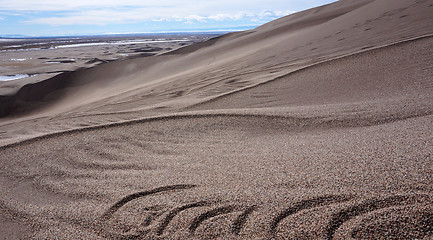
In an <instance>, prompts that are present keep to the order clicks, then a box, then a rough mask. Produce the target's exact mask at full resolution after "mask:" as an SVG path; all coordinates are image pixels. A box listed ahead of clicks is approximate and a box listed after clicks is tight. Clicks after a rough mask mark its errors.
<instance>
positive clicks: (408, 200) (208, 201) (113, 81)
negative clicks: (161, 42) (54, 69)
mask: <svg viewBox="0 0 433 240" xmlns="http://www.w3.org/2000/svg"><path fill="white" fill-rule="evenodd" d="M432 9H433V1H403V0H398V1H392V4H390V2H389V1H385V0H376V1H350V0H347V1H339V2H336V3H334V4H330V5H326V6H323V7H320V8H316V9H311V10H308V11H305V12H302V13H297V14H294V15H290V16H287V17H285V18H282V19H279V20H276V21H274V22H271V23H268V24H266V25H264V26H261V27H259V28H257V29H254V30H251V31H247V32H242V33H234V34H229V35H226V36H223V37H221V38H218V39H214V40H212V41H210V42H207V43H202V44H201V46H192V47H189V48H185V49H181V50H178V51H177V52H174V53H172V54H170V55H164V56H158V57H152V58H146V59H136V60H131V61H122V62H113V63H109V64H105V65H101V66H98V67H95V68H92V69H89V70H85V71H79V72H77V73H75V74H76V75H77V76H79V78H77V79H79V80H74V79H72V81H73V82H74V83H75V82H76V81H79V82H80V84H76V85H74V86H72V87H68V88H67V89H65V90H63V91H62V97H61V98H60V99H58V100H57V101H55V102H54V104H52V105H50V106H45V107H44V108H41V109H40V111H39V112H38V113H32V114H28V115H26V116H23V117H20V118H12V117H10V118H7V119H4V120H3V121H2V123H1V127H0V130H1V131H3V141H2V145H4V146H3V147H1V157H0V163H1V164H0V177H1V181H0V185H1V186H0V187H1V188H0V189H1V191H2V192H1V193H2V194H0V210H1V212H0V213H2V218H1V220H2V221H5V223H7V224H6V225H7V226H11V227H10V228H8V229H6V230H8V231H5V233H4V235H5V234H9V235H10V236H14V234H15V236H18V235H19V234H28V235H33V237H35V238H36V239H59V238H60V239H83V238H86V239H89V238H90V239H106V238H108V239H431V238H432V237H433V178H432V177H431V176H432V174H433V165H432V164H431V163H432V161H433V130H432V128H431V126H432V123H433V115H432V114H433V97H432V96H433V81H432V76H433V62H432V61H430V60H431V59H433V52H432V51H431V49H432V48H433V37H431V36H430V35H432V34H433V32H432V29H433V21H431V20H432V18H433V16H432V14H431V12H432ZM41 104H42V105H44V104H43V103H41ZM73 129H75V130H73ZM47 134H48V135H47ZM37 136H41V137H37ZM35 137H36V138H35ZM25 139H29V140H27V141H22V140H25ZM10 143H12V144H10ZM3 212H4V214H3ZM6 213H7V214H6ZM3 219H5V220H3ZM21 225H26V226H27V228H28V229H30V230H26V231H24V230H23V231H22V232H20V231H18V229H20V228H21V227H20V226H21Z"/></svg>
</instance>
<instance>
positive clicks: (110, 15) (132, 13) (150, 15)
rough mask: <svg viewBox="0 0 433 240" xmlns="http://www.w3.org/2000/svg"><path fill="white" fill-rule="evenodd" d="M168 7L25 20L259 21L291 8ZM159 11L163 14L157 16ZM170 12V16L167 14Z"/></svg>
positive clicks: (102, 22) (65, 22)
mask: <svg viewBox="0 0 433 240" xmlns="http://www.w3.org/2000/svg"><path fill="white" fill-rule="evenodd" d="M171 11H172V10H171V9H166V11H165V12H155V11H149V9H143V8H141V9H133V10H122V11H118V10H117V11H114V10H111V9H105V10H88V11H80V12H72V13H68V14H66V15H63V16H53V17H43V18H37V19H33V20H31V21H28V23H33V24H48V25H55V26H60V25H74V24H80V25H107V24H114V23H116V24H119V23H131V22H144V21H153V22H184V23H189V24H192V23H197V22H199V23H206V22H208V21H238V20H248V21H260V20H272V19H275V18H278V17H282V16H285V15H286V13H291V11H278V12H277V11H275V12H274V11H269V10H267V11H261V12H258V13H253V12H245V11H241V12H238V13H234V14H228V13H217V14H214V15H208V16H205V15H197V14H191V15H184V16H179V15H174V14H173V15H171V14H172V13H171ZM161 15H163V17H161ZM170 15H171V16H170Z"/></svg>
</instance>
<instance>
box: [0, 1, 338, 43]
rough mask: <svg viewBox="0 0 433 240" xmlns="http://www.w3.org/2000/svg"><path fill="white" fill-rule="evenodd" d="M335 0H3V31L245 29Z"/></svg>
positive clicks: (0, 19) (53, 33) (69, 32)
mask: <svg viewBox="0 0 433 240" xmlns="http://www.w3.org/2000/svg"><path fill="white" fill-rule="evenodd" d="M331 2H335V0H266V1H263V0H260V1H259V0H218V1H214V0H211V1H204V0H182V1H178V0H176V1H174V0H158V1H155V0H153V1H149V0H69V1H65V0H0V36H5V35H12V34H18V35H27V36H64V35H93V34H110V33H147V32H179V31H183V32H187V31H208V30H244V29H250V28H254V27H256V26H259V25H262V24H264V23H266V22H269V21H272V20H274V19H277V18H279V17H282V16H285V15H288V14H291V13H294V12H298V11H301V10H305V9H309V8H312V7H316V6H320V5H324V4H327V3H331Z"/></svg>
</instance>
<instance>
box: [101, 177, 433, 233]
mask: <svg viewBox="0 0 433 240" xmlns="http://www.w3.org/2000/svg"><path fill="white" fill-rule="evenodd" d="M197 187H198V188H199V186H194V185H171V186H164V187H159V188H155V189H151V190H148V191H145V192H139V193H135V194H132V195H129V196H127V197H125V198H123V199H122V200H120V201H119V202H117V203H115V204H114V205H113V206H111V207H110V208H109V209H108V210H107V211H106V212H105V214H104V215H103V216H102V217H101V219H100V221H101V226H103V229H102V230H101V232H102V233H103V236H104V237H110V238H115V239H167V238H168V239H172V238H182V239H187V238H188V239H215V238H218V239H220V238H221V239H225V238H227V237H228V238H230V239H243V238H245V237H247V238H248V237H252V236H254V233H257V232H262V234H263V235H262V236H263V239H308V238H309V237H312V236H314V234H316V235H315V237H314V238H315V239H326V240H331V239H384V238H386V239H415V238H416V239H423V238H428V237H432V236H433V212H432V210H433V205H432V204H433V196H431V195H427V194H413V195H395V196H388V197H383V198H372V199H360V198H359V197H357V196H345V195H328V196H319V197H316V198H311V199H306V200H302V201H299V202H294V203H291V204H287V206H286V207H285V208H283V206H281V207H280V210H278V211H275V212H272V211H269V208H268V207H267V206H266V205H254V204H253V205H251V204H250V205H248V204H241V203H239V202H237V203H235V204H233V203H230V202H229V201H228V202H227V201H200V202H193V203H188V204H184V205H181V206H163V207H161V206H147V205H146V201H145V200H144V199H143V201H141V202H134V200H136V199H137V198H139V197H142V198H146V197H148V196H149V195H153V194H161V195H160V197H164V195H167V194H171V193H173V191H183V190H185V191H188V190H193V189H194V188H197ZM126 204H131V205H134V209H137V208H138V205H140V207H142V208H143V209H145V211H144V212H143V214H144V215H146V214H147V215H152V216H153V217H152V218H142V219H145V220H144V222H128V223H127V225H125V226H120V225H119V224H118V223H119V219H120V218H121V217H122V216H124V215H127V214H130V213H128V209H126V208H123V206H125V205H126ZM141 204H143V205H141ZM415 206H416V207H418V208H417V209H418V210H414V209H416V208H415ZM155 209H158V210H156V211H155ZM396 209H399V210H396ZM390 213H395V214H396V216H394V217H390V218H386V217H385V216H386V214H388V215H389V214H390ZM317 214H318V215H317ZM182 215H185V216H182ZM297 215H304V216H303V218H302V219H303V221H305V219H306V218H307V219H308V218H309V217H310V218H311V219H308V220H310V221H313V222H314V221H317V220H318V222H319V223H320V226H319V231H318V232H315V233H312V232H308V230H309V228H308V226H307V227H306V226H304V227H303V228H301V229H299V228H297V229H291V228H290V227H287V226H288V225H287V224H282V223H283V222H290V224H292V225H293V226H295V225H297V224H300V225H299V226H301V225H302V224H303V223H296V222H295V221H296V220H297V218H296V216H297ZM391 215H392V214H391ZM257 216H262V217H263V216H265V217H264V218H261V219H260V218H258V217H257ZM313 216H314V217H316V216H319V217H318V219H313V218H314V217H313ZM388 217H389V216H388ZM393 218H394V219H399V220H401V219H406V222H404V221H402V222H400V223H398V222H395V220H394V219H393ZM264 219H266V220H264ZM260 221H262V222H260ZM247 223H248V225H249V226H248V228H245V225H246V224H247ZM299 226H298V227H299ZM170 227H172V229H171V231H166V229H167V228H170ZM173 229H174V231H173ZM199 230H201V231H199ZM213 230H214V231H213ZM315 230H317V229H315ZM300 231H302V232H303V234H304V235H303V236H300V235H299V232H300Z"/></svg>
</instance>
